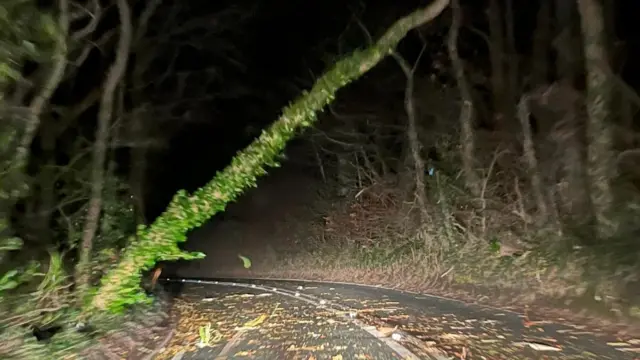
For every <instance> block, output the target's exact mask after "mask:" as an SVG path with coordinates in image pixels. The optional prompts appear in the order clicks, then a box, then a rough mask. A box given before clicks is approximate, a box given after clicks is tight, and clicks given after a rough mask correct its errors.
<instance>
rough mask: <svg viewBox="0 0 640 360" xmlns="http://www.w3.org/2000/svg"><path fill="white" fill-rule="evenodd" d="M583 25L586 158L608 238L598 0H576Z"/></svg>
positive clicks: (607, 83)
mask: <svg viewBox="0 0 640 360" xmlns="http://www.w3.org/2000/svg"><path fill="white" fill-rule="evenodd" d="M578 10H579V11H580V19H581V23H582V37H583V42H584V53H585V69H586V71H587V113H588V123H587V141H588V146H587V157H588V166H587V168H588V173H589V184H590V193H591V202H592V203H593V207H594V211H595V215H596V222H597V231H598V235H599V237H600V238H603V237H607V236H611V235H612V233H613V232H614V231H615V229H616V224H615V223H614V222H613V221H612V219H611V218H610V215H611V214H610V211H611V208H612V206H613V195H612V190H611V184H610V181H611V179H613V177H614V176H615V170H616V169H615V167H614V164H615V162H614V156H613V151H612V146H613V139H612V136H613V135H612V129H611V122H612V121H611V101H612V98H611V94H612V85H611V79H610V78H609V75H608V70H609V61H608V60H609V57H608V54H607V50H606V31H605V26H604V17H603V12H602V7H601V5H600V2H599V1H598V0H578Z"/></svg>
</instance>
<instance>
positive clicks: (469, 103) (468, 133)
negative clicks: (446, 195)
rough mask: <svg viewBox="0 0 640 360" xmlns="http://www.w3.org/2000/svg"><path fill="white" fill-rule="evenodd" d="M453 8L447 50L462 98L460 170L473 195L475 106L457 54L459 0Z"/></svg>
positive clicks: (475, 191)
mask: <svg viewBox="0 0 640 360" xmlns="http://www.w3.org/2000/svg"><path fill="white" fill-rule="evenodd" d="M451 7H452V9H453V20H452V22H451V28H450V29H449V39H448V43H447V45H448V51H449V57H450V58H451V63H452V64H453V70H454V74H455V77H456V83H457V85H458V90H459V91H460V97H461V98H462V107H461V109H460V119H459V121H460V148H461V150H462V151H461V154H460V157H461V159H462V171H463V176H464V182H465V185H466V187H467V189H468V190H469V191H471V193H472V194H473V195H474V196H479V195H480V179H478V175H477V174H476V172H475V166H474V164H475V154H474V151H475V136H474V134H473V122H474V120H475V108H474V106H473V99H472V97H471V87H470V86H469V82H468V81H467V79H466V77H465V75H464V65H463V63H462V60H461V59H460V56H459V55H458V33H459V32H460V26H461V21H462V12H461V9H460V4H459V0H453V2H452V3H451Z"/></svg>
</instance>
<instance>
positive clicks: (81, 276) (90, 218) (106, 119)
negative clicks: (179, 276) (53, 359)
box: [76, 0, 133, 300]
mask: <svg viewBox="0 0 640 360" xmlns="http://www.w3.org/2000/svg"><path fill="white" fill-rule="evenodd" d="M117 6H118V12H119V14H120V40H119V42H118V48H117V52H116V60H115V61H114V63H113V65H112V66H111V68H110V69H109V72H108V74H107V78H106V80H105V83H104V90H103V93H102V99H101V100H100V111H99V113H98V129H97V131H96V143H95V145H94V148H93V164H92V169H91V200H90V201H89V210H88V213H87V217H86V220H85V224H84V229H83V231H82V245H81V248H80V259H79V261H78V267H77V272H76V282H77V284H78V287H79V288H80V291H79V292H78V293H79V294H86V292H85V291H83V290H86V288H87V287H88V285H89V281H90V271H89V263H90V260H91V251H92V249H93V238H94V236H95V232H96V230H97V226H98V221H99V218H100V212H101V210H102V190H103V187H104V172H105V169H104V163H105V159H106V152H107V140H108V137H109V124H110V122H111V118H112V115H113V104H114V99H115V91H116V88H117V86H118V84H119V83H120V81H121V79H122V77H123V75H124V73H125V70H126V68H127V61H128V59H129V49H130V47H131V40H132V32H133V30H132V25H131V10H130V8H129V4H128V2H127V0H117ZM79 300H82V299H79Z"/></svg>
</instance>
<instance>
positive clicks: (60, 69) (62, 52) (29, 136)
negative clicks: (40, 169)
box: [14, 0, 69, 171]
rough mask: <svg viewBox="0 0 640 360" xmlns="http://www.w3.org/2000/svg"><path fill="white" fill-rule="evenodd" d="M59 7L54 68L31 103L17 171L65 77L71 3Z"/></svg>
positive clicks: (22, 163) (64, 1)
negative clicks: (45, 109) (42, 117)
mask: <svg viewBox="0 0 640 360" xmlns="http://www.w3.org/2000/svg"><path fill="white" fill-rule="evenodd" d="M58 6H59V8H60V16H59V18H58V26H59V27H60V28H59V29H58V32H57V34H56V35H57V36H56V46H55V50H54V53H53V59H54V63H53V68H52V69H51V72H50V73H49V76H48V78H47V80H46V82H45V83H44V85H43V87H42V89H41V90H40V92H39V93H38V94H37V95H36V97H35V98H34V99H33V101H31V104H30V105H29V113H28V118H27V124H26V128H25V131H24V134H23V135H22V139H21V140H20V145H19V146H18V149H17V150H16V156H15V158H14V166H15V168H16V169H19V171H21V169H22V168H23V166H24V165H25V163H26V161H27V158H28V157H29V148H30V146H31V142H32V141H33V137H34V136H35V134H36V131H37V130H38V127H39V126H40V116H41V115H42V111H43V110H44V108H45V106H46V105H47V104H48V102H49V100H50V99H51V96H52V95H53V92H54V91H55V90H56V88H57V87H58V85H60V81H62V78H63V76H64V71H65V68H66V65H67V34H68V32H69V2H68V0H59V2H58Z"/></svg>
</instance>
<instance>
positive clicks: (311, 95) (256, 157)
mask: <svg viewBox="0 0 640 360" xmlns="http://www.w3.org/2000/svg"><path fill="white" fill-rule="evenodd" d="M448 5H449V0H434V1H433V2H432V3H431V5H429V6H427V7H425V8H422V9H419V10H416V11H414V12H413V13H411V14H409V15H408V16H406V17H404V18H402V19H400V20H398V21H397V22H396V23H395V24H393V25H392V26H391V27H390V28H389V29H388V30H387V32H386V33H385V34H384V35H383V36H382V37H381V38H380V39H379V40H378V41H377V42H376V43H375V44H373V45H372V46H370V47H369V48H367V49H365V50H361V51H356V52H354V53H353V54H352V55H351V56H349V57H347V58H345V59H343V60H340V61H339V62H337V63H336V64H335V65H334V66H333V68H331V69H330V70H329V71H327V72H326V73H325V74H324V75H323V76H322V77H320V78H319V79H318V80H317V81H316V83H315V85H314V86H313V88H312V89H311V90H310V91H308V92H305V93H303V94H302V96H301V97H300V98H299V99H298V100H296V101H295V102H293V103H292V104H290V105H289V106H287V107H286V108H285V109H284V110H283V112H282V115H281V116H280V118H279V119H278V120H277V121H276V122H274V123H273V125H271V126H270V127H269V128H268V129H266V130H265V131H263V133H262V135H261V136H260V137H259V138H257V139H256V140H255V141H254V142H253V143H251V144H250V145H249V146H248V147H247V148H246V149H244V150H242V151H240V152H239V153H238V154H237V155H236V156H235V157H234V158H233V160H232V161H231V164H230V165H228V166H227V167H226V168H225V169H224V170H222V171H221V172H219V173H218V174H216V176H215V177H214V178H213V179H212V180H211V181H210V182H209V183H208V184H206V185H205V186H204V187H202V188H200V189H199V190H197V191H196V192H194V193H193V194H192V195H189V194H187V193H186V192H185V191H184V190H181V191H179V192H178V193H177V194H176V195H175V196H174V198H173V200H172V201H171V203H170V204H169V206H168V207H167V210H166V211H165V212H164V213H163V214H162V215H160V216H159V217H158V218H157V219H156V221H155V222H154V223H153V224H151V225H150V226H149V227H146V228H140V229H139V231H138V239H137V240H135V241H133V240H132V243H131V244H130V245H129V246H128V248H127V249H126V250H125V251H124V253H123V255H122V257H121V260H120V262H119V263H118V265H117V266H116V267H115V268H113V269H111V270H110V271H109V272H108V273H107V274H106V275H105V276H104V277H103V279H102V281H101V284H100V286H99V288H98V289H96V293H95V295H94V296H93V298H92V299H91V301H90V302H89V304H87V306H86V308H85V314H89V313H92V312H94V311H103V310H110V311H114V312H118V311H121V310H122V309H123V308H124V307H126V306H127V305H130V304H134V303H137V302H140V301H144V300H145V299H146V296H145V295H144V293H143V292H142V291H141V288H140V280H141V272H142V271H143V270H146V269H149V268H151V267H152V266H153V265H154V264H155V263H156V262H157V261H161V260H178V259H195V258H201V257H203V254H194V253H186V252H184V251H182V250H180V249H179V248H178V244H179V243H180V242H183V241H185V240H186V234H187V232H188V231H190V230H192V229H194V228H197V227H199V226H201V225H202V224H203V223H204V222H205V221H207V220H208V219H209V218H211V217H212V216H213V215H214V214H216V213H218V212H220V211H223V210H224V208H225V207H226V205H227V204H228V203H229V202H231V201H234V200H235V199H236V198H238V197H239V196H240V195H241V194H242V193H243V192H244V191H245V190H246V189H247V188H250V187H255V186H256V180H257V178H258V177H260V176H262V175H265V174H266V173H267V172H266V170H265V168H266V167H275V166H278V158H279V156H280V154H281V153H282V151H283V150H284V148H285V146H286V144H287V142H288V141H289V140H291V139H292V138H293V137H294V136H295V135H296V133H297V132H298V131H300V130H302V129H305V128H307V127H309V126H311V125H312V124H313V123H314V122H315V120H316V118H317V115H316V114H317V112H319V111H321V110H322V109H323V108H324V107H325V106H326V105H328V104H329V103H331V102H332V101H333V100H334V98H335V94H336V92H337V91H338V90H339V89H341V88H343V87H344V86H346V85H347V84H349V83H351V82H352V81H354V80H356V79H358V78H359V77H360V76H362V75H363V74H364V73H366V72H367V71H369V70H371V69H372V68H373V67H374V66H375V65H376V64H378V63H379V62H380V61H381V60H382V59H384V58H385V57H386V56H387V55H389V54H391V53H392V52H393V50H394V48H395V47H396V45H397V44H398V43H399V42H400V40H402V39H403V38H404V37H405V36H406V34H407V33H408V32H409V31H410V30H412V29H414V28H416V27H418V26H420V25H423V24H425V23H427V22H429V21H431V20H433V19H434V18H436V17H437V16H438V15H439V14H440V13H442V11H443V10H444V9H445V8H446V7H447V6H448Z"/></svg>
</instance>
